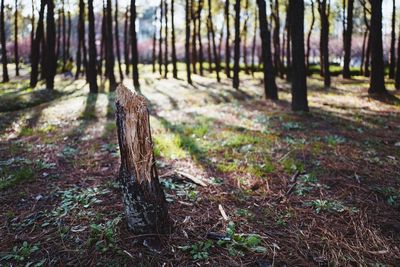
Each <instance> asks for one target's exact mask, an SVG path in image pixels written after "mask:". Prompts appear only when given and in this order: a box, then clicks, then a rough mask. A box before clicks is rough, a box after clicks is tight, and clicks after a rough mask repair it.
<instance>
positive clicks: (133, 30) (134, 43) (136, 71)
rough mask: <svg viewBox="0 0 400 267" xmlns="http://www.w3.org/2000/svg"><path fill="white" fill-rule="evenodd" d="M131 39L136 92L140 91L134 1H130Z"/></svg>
mask: <svg viewBox="0 0 400 267" xmlns="http://www.w3.org/2000/svg"><path fill="white" fill-rule="evenodd" d="M130 29H131V34H130V36H131V38H132V75H133V86H135V88H136V89H137V90H140V83H139V69H138V63H139V54H138V49H137V37H136V1H135V0H131V28H130Z"/></svg>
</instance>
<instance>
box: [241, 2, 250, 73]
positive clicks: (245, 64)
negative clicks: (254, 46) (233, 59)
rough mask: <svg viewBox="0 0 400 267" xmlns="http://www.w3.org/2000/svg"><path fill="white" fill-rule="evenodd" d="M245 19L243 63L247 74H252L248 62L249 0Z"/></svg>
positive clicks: (246, 3)
mask: <svg viewBox="0 0 400 267" xmlns="http://www.w3.org/2000/svg"><path fill="white" fill-rule="evenodd" d="M244 8H245V12H246V15H245V19H244V22H243V44H242V51H243V63H244V70H245V73H246V74H250V68H249V64H248V61H247V23H248V21H249V0H245V7H244Z"/></svg>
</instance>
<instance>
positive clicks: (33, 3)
mask: <svg viewBox="0 0 400 267" xmlns="http://www.w3.org/2000/svg"><path fill="white" fill-rule="evenodd" d="M31 5H32V11H31V12H32V14H31V27H32V30H31V50H32V46H33V40H34V39H35V1H34V0H32V2H31ZM0 23H1V22H0ZM31 52H32V51H31ZM29 58H30V60H31V63H32V54H30V55H29Z"/></svg>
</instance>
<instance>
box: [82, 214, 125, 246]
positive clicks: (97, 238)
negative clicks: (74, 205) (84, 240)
mask: <svg viewBox="0 0 400 267" xmlns="http://www.w3.org/2000/svg"><path fill="white" fill-rule="evenodd" d="M121 220H122V217H121V216H118V217H116V218H115V219H113V220H109V221H107V222H106V223H101V224H95V223H93V224H91V225H90V238H89V240H88V244H89V246H92V245H93V244H94V245H95V247H96V250H97V251H99V252H100V253H105V252H107V251H110V250H111V251H114V252H115V251H119V248H118V245H117V239H116V236H117V226H118V224H119V222H120V221H121Z"/></svg>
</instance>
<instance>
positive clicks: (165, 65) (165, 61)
mask: <svg viewBox="0 0 400 267" xmlns="http://www.w3.org/2000/svg"><path fill="white" fill-rule="evenodd" d="M164 19H165V29H164V30H165V41H164V45H165V50H164V78H167V76H168V64H169V56H168V3H167V0H164Z"/></svg>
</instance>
